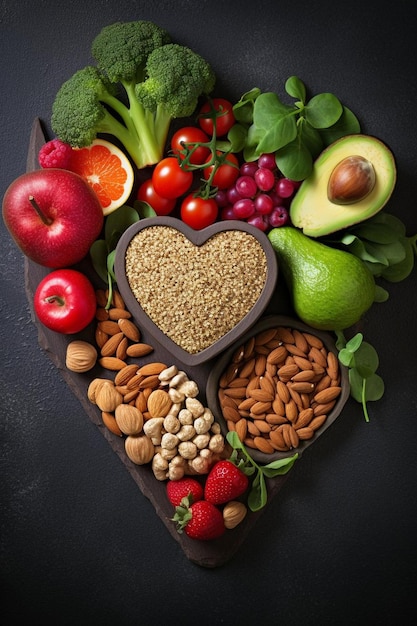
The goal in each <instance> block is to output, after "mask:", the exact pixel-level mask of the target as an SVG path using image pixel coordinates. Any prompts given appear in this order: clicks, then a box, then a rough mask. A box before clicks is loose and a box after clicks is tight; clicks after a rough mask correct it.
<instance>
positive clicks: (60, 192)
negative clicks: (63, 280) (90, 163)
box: [3, 168, 104, 268]
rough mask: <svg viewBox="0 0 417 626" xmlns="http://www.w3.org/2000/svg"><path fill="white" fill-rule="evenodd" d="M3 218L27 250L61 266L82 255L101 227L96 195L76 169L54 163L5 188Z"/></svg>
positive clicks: (37, 260)
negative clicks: (48, 167) (71, 169)
mask: <svg viewBox="0 0 417 626" xmlns="http://www.w3.org/2000/svg"><path fill="white" fill-rule="evenodd" d="M3 219H4V222H5V224H6V226H7V228H8V230H9V232H10V234H11V236H12V237H13V239H14V240H15V243H16V245H17V246H18V247H19V248H20V249H21V251H22V252H23V254H25V255H26V256H27V257H28V258H30V259H31V260H32V261H35V263H38V264H39V265H43V266H45V267H50V268H61V267H68V266H70V265H74V264H75V263H78V262H79V261H81V259H83V258H84V257H85V256H86V255H87V254H88V251H89V249H90V246H91V244H92V243H93V242H94V241H95V240H96V239H97V238H98V236H99V234H100V232H101V229H102V227H103V220H104V216H103V210H102V208H101V205H100V202H99V200H98V197H97V195H96V194H95V192H94V191H93V189H92V188H91V187H90V185H89V184H88V183H87V182H86V181H85V180H84V179H83V178H81V176H79V175H78V174H74V173H73V172H70V171H67V170H63V169H57V168H55V169H54V168H50V169H45V170H35V171H34V172H28V173H27V174H22V176H19V177H18V178H16V180H14V181H13V182H12V183H11V185H10V186H9V187H8V189H7V190H6V193H5V194H4V198H3Z"/></svg>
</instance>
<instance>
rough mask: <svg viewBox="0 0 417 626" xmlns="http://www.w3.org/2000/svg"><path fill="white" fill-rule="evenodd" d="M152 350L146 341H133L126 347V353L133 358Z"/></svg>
mask: <svg viewBox="0 0 417 626" xmlns="http://www.w3.org/2000/svg"><path fill="white" fill-rule="evenodd" d="M151 352H153V347H152V346H150V345H149V344H147V343H133V344H132V345H130V346H128V348H127V349H126V355H127V356H130V357H133V358H141V357H142V356H146V355H147V354H150V353H151Z"/></svg>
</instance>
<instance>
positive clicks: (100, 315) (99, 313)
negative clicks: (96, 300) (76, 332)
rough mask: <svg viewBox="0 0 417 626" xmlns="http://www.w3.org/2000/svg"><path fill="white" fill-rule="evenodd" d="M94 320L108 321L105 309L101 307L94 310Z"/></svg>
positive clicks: (107, 313)
mask: <svg viewBox="0 0 417 626" xmlns="http://www.w3.org/2000/svg"><path fill="white" fill-rule="evenodd" d="M95 318H96V320H97V321H98V322H103V321H104V320H108V319H109V312H108V310H107V309H105V308H104V307H102V306H98V307H97V309H96V315H95Z"/></svg>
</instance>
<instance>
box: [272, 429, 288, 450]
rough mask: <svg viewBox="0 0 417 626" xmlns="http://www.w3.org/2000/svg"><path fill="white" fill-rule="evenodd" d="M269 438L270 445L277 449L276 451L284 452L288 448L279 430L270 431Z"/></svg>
mask: <svg viewBox="0 0 417 626" xmlns="http://www.w3.org/2000/svg"><path fill="white" fill-rule="evenodd" d="M269 438H270V440H271V443H272V444H273V445H274V446H276V447H277V449H278V450H281V451H284V450H288V446H287V444H286V443H285V441H284V437H283V435H282V431H281V430H279V429H275V430H271V432H270V433H269Z"/></svg>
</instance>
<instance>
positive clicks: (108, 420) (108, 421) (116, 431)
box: [101, 411, 123, 437]
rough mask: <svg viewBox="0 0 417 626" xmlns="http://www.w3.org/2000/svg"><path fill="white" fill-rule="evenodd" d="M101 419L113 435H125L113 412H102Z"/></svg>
mask: <svg viewBox="0 0 417 626" xmlns="http://www.w3.org/2000/svg"><path fill="white" fill-rule="evenodd" d="M101 419H102V420H103V424H104V425H105V427H106V428H108V430H109V431H110V432H112V433H113V435H117V436H118V437H123V433H122V431H121V430H120V428H119V427H118V425H117V422H116V420H115V418H114V415H113V414H112V413H108V412H107V411H102V412H101Z"/></svg>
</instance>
